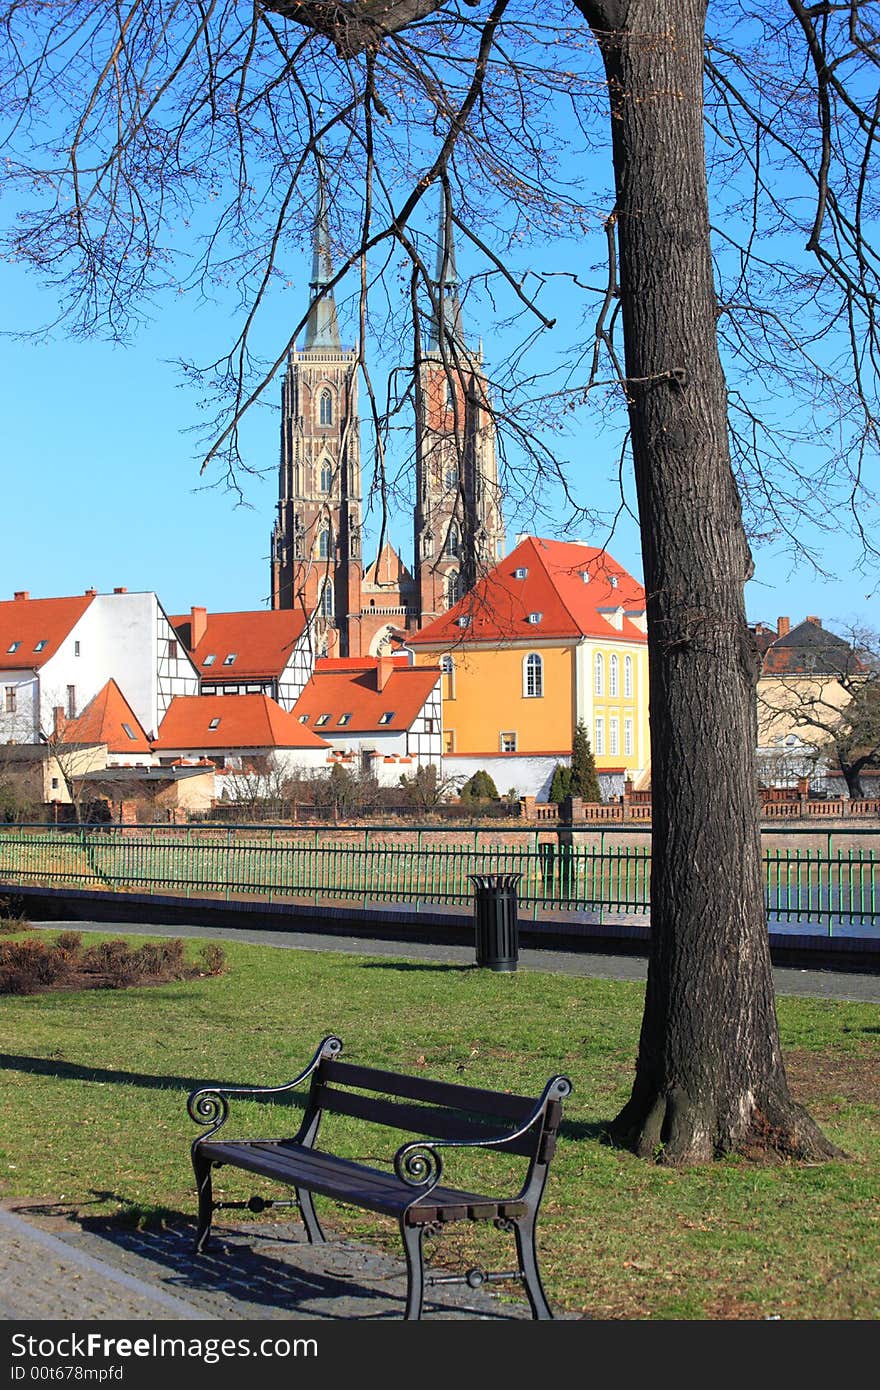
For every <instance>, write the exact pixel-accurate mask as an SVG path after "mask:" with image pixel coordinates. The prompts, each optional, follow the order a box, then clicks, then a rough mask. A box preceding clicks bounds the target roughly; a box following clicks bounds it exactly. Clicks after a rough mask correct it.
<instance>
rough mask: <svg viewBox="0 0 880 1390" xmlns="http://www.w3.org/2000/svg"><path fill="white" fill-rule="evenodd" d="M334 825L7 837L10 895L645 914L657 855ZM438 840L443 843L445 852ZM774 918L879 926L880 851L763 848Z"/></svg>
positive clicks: (0, 840)
mask: <svg viewBox="0 0 880 1390" xmlns="http://www.w3.org/2000/svg"><path fill="white" fill-rule="evenodd" d="M512 838H513V842H512V843H511V837H504V836H503V834H502V833H501V832H495V835H494V842H493V833H492V832H485V831H483V832H477V831H474V832H472V833H469V832H460V833H457V834H456V833H455V832H449V833H448V834H446V833H444V834H442V835H438V834H437V833H436V832H433V831H424V832H422V831H418V832H415V831H413V832H409V833H403V832H398V833H396V834H393V835H392V834H390V833H387V832H386V833H382V832H381V831H378V830H375V829H373V830H362V829H359V830H354V829H340V830H338V831H336V830H330V829H326V828H322V829H311V828H299V829H294V830H291V829H290V828H282V827H278V828H272V829H262V828H260V827H236V828H234V829H233V828H228V829H223V828H219V827H204V828H194V827H191V826H186V827H171V826H146V827H119V826H103V827H94V826H93V827H89V826H70V827H66V828H61V827H57V828H47V827H21V826H5V827H0V893H2V891H3V888H4V887H6V888H7V889H11V888H15V887H16V886H25V885H39V886H55V887H75V888H89V889H102V890H105V891H109V892H125V891H129V892H131V891H135V892H141V893H148V894H169V895H177V896H183V897H187V898H188V897H220V898H222V899H225V900H227V901H230V900H232V899H240V898H244V899H248V898H253V899H259V900H263V901H269V902H277V901H283V900H285V899H287V900H296V899H298V900H301V901H302V900H305V901H311V902H319V901H322V900H328V899H339V900H341V901H356V902H359V903H361V904H364V905H366V904H367V903H375V902H400V903H406V904H408V905H414V906H420V905H426V906H427V905H429V904H432V903H433V904H459V905H469V904H470V903H471V901H472V894H473V889H472V885H471V875H472V874H494V873H503V874H510V873H518V874H519V875H520V876H521V877H520V880H519V888H518V895H519V903H520V909H521V911H522V912H523V913H524V914H528V913H531V915H532V916H533V917H534V918H537V917H538V915H539V913H541V912H543V911H547V910H553V911H556V912H566V913H568V912H571V913H587V914H598V915H599V917H600V919H601V918H604V917H605V916H607V915H608V914H622V915H629V914H633V915H635V916H636V917H638V916H639V915H641V914H645V913H647V912H648V910H649V902H650V876H651V855H650V846H649V843H648V842H647V841H646V842H644V843H642V844H636V845H609V844H608V843H607V842H606V841H604V840H603V841H602V842H600V843H599V844H594V845H589V844H582V843H577V842H575V843H566V842H560V841H559V840H557V839H556V838H555V837H554V838H553V839H552V840H545V841H544V842H541V841H540V839H539V838H538V837H537V836H532V837H524V836H520V837H512ZM438 841H440V843H438ZM764 872H765V885H766V895H767V908H768V913H769V915H770V917H771V920H775V921H777V922H781V923H792V922H805V921H808V922H821V923H823V924H824V925H825V926H826V927H827V930H828V932H829V934H830V933H831V932H832V931H833V930H834V929H835V926H839V925H840V924H841V923H847V924H856V925H861V926H868V927H869V928H871V927H874V928H877V929H880V854H878V851H877V850H875V849H874V848H873V847H870V848H864V847H859V848H855V849H854V848H850V849H848V850H844V849H836V850H835V849H832V847H831V845H830V842H829V843H828V844H826V845H825V847H824V848H815V847H807V846H794V847H785V848H780V847H775V848H765V849H764Z"/></svg>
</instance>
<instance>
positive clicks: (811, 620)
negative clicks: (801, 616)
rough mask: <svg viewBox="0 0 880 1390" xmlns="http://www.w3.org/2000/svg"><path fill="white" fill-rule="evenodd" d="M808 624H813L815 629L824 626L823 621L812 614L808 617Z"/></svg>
mask: <svg viewBox="0 0 880 1390" xmlns="http://www.w3.org/2000/svg"><path fill="white" fill-rule="evenodd" d="M807 622H808V623H812V624H813V626H814V627H821V626H822V622H821V619H819V618H817V617H815V616H814V615H813V614H812V613H811V614H809V615H808V617H807Z"/></svg>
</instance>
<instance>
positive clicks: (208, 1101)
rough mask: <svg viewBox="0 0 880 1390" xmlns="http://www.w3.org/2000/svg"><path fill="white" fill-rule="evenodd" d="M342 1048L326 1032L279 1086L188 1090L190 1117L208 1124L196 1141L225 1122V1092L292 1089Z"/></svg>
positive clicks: (262, 1093)
mask: <svg viewBox="0 0 880 1390" xmlns="http://www.w3.org/2000/svg"><path fill="white" fill-rule="evenodd" d="M341 1051H342V1043H341V1042H340V1040H339V1038H336V1037H334V1036H333V1035H332V1034H330V1035H329V1036H328V1037H326V1038H325V1039H324V1041H323V1042H322V1043H321V1045H320V1046H319V1048H318V1050H317V1052H316V1053H315V1055H314V1057H313V1058H312V1060H311V1061H310V1062H309V1065H308V1066H307V1067H306V1069H305V1071H301V1072H300V1074H299V1076H296V1077H294V1079H293V1081H285V1082H283V1083H282V1084H281V1085H280V1086H203V1087H202V1088H201V1089H200V1090H198V1091H192V1092H191V1093H190V1095H189V1096H188V1098H187V1102H186V1108H187V1112H188V1113H189V1117H190V1119H191V1120H194V1121H195V1123H196V1124H197V1125H210V1126H211V1128H210V1129H209V1130H208V1131H207V1132H206V1133H205V1134H200V1135H199V1137H198V1138H197V1139H196V1140H195V1143H196V1144H201V1143H204V1141H205V1140H206V1139H210V1137H211V1135H212V1134H216V1133H217V1130H218V1129H219V1128H220V1126H221V1125H223V1124H225V1123H226V1120H227V1118H228V1116H229V1101H228V1099H227V1097H229V1096H245V1097H246V1096H275V1095H280V1094H281V1092H282V1091H292V1090H293V1089H294V1087H296V1086H300V1085H302V1083H303V1081H307V1080H308V1078H309V1077H310V1076H311V1075H312V1073H313V1072H314V1071H316V1070H317V1068H318V1066H319V1064H320V1063H321V1062H322V1061H323V1060H324V1058H325V1057H327V1058H331V1057H338V1056H339V1053H340V1052H341Z"/></svg>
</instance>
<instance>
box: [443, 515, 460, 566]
mask: <svg viewBox="0 0 880 1390" xmlns="http://www.w3.org/2000/svg"><path fill="white" fill-rule="evenodd" d="M446 553H447V555H455V556H456V558H457V557H458V556H459V555H460V554H461V533H460V532H459V529H458V525H457V523H456V522H454V521H450V523H449V530H448V531H447V533H446Z"/></svg>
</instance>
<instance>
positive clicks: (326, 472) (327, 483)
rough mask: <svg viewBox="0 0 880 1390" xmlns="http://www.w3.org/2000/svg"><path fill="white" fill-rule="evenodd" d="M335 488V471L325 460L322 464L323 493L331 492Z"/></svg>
mask: <svg viewBox="0 0 880 1390" xmlns="http://www.w3.org/2000/svg"><path fill="white" fill-rule="evenodd" d="M332 486H333V469H332V468H331V467H330V464H329V463H328V462H327V460H326V459H325V460H324V462H323V463H322V464H321V491H322V492H329V491H330V489H331V487H332Z"/></svg>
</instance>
